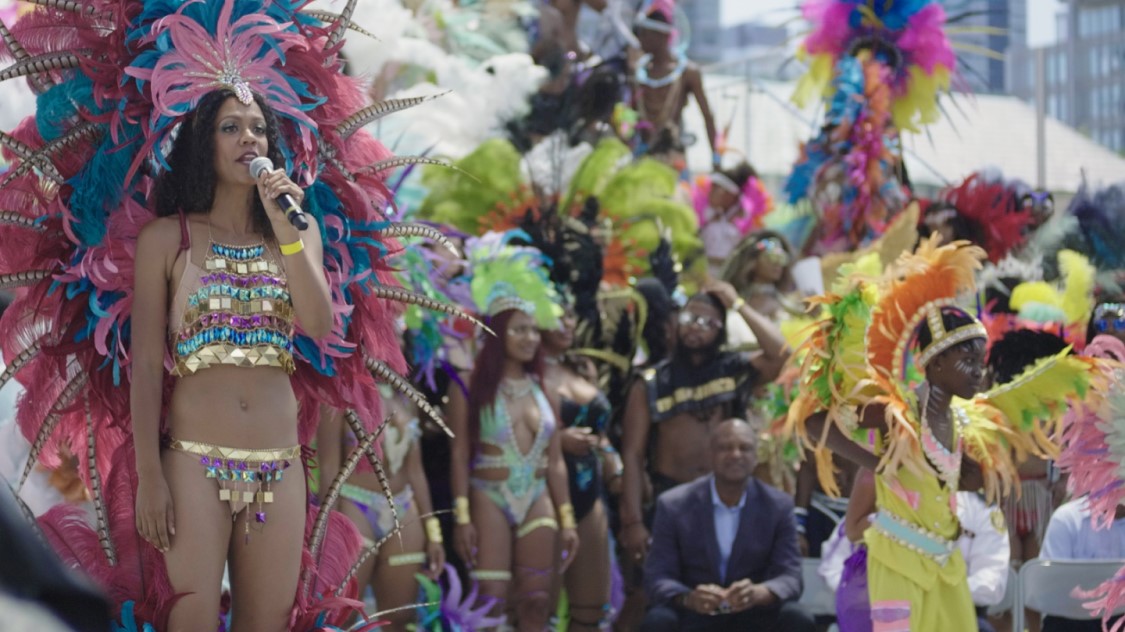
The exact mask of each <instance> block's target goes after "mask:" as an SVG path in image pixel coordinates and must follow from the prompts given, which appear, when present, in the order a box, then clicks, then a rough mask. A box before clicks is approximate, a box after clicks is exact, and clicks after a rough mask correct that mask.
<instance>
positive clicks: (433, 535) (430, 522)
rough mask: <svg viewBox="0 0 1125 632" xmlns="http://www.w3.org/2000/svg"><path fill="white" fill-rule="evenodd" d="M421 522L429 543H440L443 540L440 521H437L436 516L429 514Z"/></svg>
mask: <svg viewBox="0 0 1125 632" xmlns="http://www.w3.org/2000/svg"><path fill="white" fill-rule="evenodd" d="M423 524H425V525H426V539H427V540H429V541H430V543H431V544H441V543H442V542H444V541H445V540H443V539H442V537H441V523H440V522H438V519H437V518H435V517H433V516H430V517H429V518H426V520H425V521H424V523H423Z"/></svg>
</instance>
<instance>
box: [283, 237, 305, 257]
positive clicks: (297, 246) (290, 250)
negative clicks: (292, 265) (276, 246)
mask: <svg viewBox="0 0 1125 632" xmlns="http://www.w3.org/2000/svg"><path fill="white" fill-rule="evenodd" d="M304 249H305V242H304V241H303V240H301V239H298V240H297V241H295V242H293V243H291V244H281V254H283V255H286V256H288V255H295V254H297V253H298V252H301V251H302V250H304Z"/></svg>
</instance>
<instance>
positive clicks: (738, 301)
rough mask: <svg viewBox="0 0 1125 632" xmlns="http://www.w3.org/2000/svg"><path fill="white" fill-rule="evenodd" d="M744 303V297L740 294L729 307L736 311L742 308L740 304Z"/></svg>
mask: <svg viewBox="0 0 1125 632" xmlns="http://www.w3.org/2000/svg"><path fill="white" fill-rule="evenodd" d="M745 304H746V299H744V298H742V297H741V296H740V297H738V298H737V299H736V300H735V301H734V302H733V303H731V304H730V308H731V310H732V311H736V312H737V311H738V310H740V309H742V306H743V305H745Z"/></svg>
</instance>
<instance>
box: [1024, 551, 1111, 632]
mask: <svg viewBox="0 0 1125 632" xmlns="http://www.w3.org/2000/svg"><path fill="white" fill-rule="evenodd" d="M1122 564H1125V560H1041V559H1038V558H1036V559H1033V560H1028V561H1026V562H1024V564H1023V566H1022V567H1021V568H1020V574H1019V589H1018V590H1017V592H1016V603H1015V606H1014V607H1015V615H1014V616H1013V617H1012V620H1013V622H1014V624H1015V625H1013V626H1012V627H1013V629H1015V630H1022V629H1024V609H1025V608H1029V609H1031V610H1035V611H1036V612H1039V613H1040V614H1044V615H1050V616H1056V617H1066V618H1068V619H1086V620H1089V619H1092V618H1093V617H1091V616H1090V612H1089V611H1088V610H1086V609H1085V608H1084V607H1083V606H1082V604H1083V602H1084V600H1083V599H1080V598H1078V597H1076V596H1074V594H1073V592H1074V589H1075V588H1081V589H1083V590H1091V589H1093V588H1096V587H1097V586H1098V584H1101V583H1102V582H1104V581H1105V580H1107V579H1109V578H1111V577H1113V575H1114V574H1115V573H1116V572H1117V570H1118V569H1119V568H1121V566H1122Z"/></svg>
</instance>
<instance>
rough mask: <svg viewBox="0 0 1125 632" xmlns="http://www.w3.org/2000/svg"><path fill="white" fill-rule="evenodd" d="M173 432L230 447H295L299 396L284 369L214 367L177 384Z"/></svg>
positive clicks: (171, 414)
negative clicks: (294, 391)
mask: <svg viewBox="0 0 1125 632" xmlns="http://www.w3.org/2000/svg"><path fill="white" fill-rule="evenodd" d="M167 430H168V432H169V434H171V435H172V436H173V437H175V438H177V439H181V440H186V441H200V442H204V443H213V444H215V445H219V446H223V447H228V448H250V449H265V448H281V447H291V446H295V445H297V443H298V441H297V397H296V395H295V394H294V393H293V386H292V384H291V383H290V377H289V375H288V374H286V372H285V371H284V370H282V369H281V368H277V367H252V368H250V367H230V366H214V367H210V368H207V369H204V370H202V371H199V372H198V373H195V374H192V375H189V376H185V377H181V378H179V379H178V380H177V381H176V386H175V387H174V389H173V391H172V401H171V404H170V406H169V410H168V423H167Z"/></svg>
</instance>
